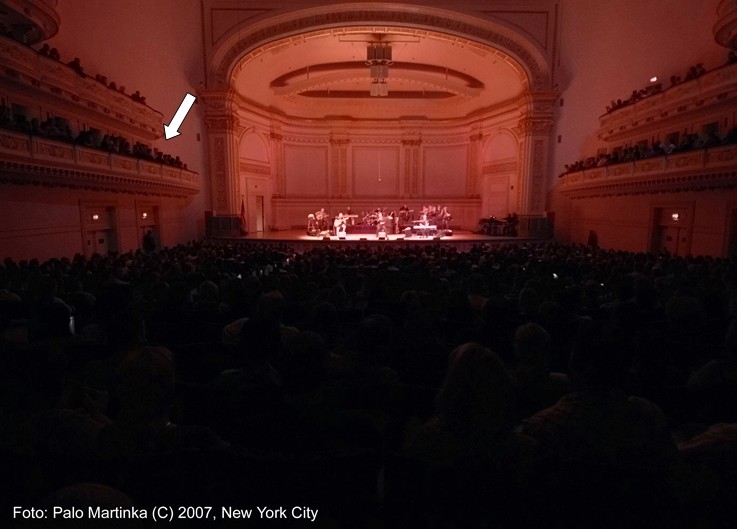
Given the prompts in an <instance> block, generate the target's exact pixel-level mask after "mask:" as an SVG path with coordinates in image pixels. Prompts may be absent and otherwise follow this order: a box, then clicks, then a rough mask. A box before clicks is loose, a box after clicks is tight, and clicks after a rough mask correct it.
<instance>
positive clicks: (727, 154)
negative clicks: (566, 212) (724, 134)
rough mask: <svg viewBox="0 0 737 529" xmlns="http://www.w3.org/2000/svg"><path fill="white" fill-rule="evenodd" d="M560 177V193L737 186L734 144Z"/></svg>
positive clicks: (736, 146)
mask: <svg viewBox="0 0 737 529" xmlns="http://www.w3.org/2000/svg"><path fill="white" fill-rule="evenodd" d="M561 180H562V182H561V185H562V187H561V191H562V192H563V193H574V192H582V191H596V192H597V193H604V194H620V193H627V192H633V193H636V192H648V191H677V190H687V189H691V190H698V189H703V188H705V187H707V188H724V187H734V186H737V144H732V145H724V146H720V147H712V148H709V149H701V150H694V151H687V152H681V153H677V154H671V155H668V156H659V157H655V158H646V159H643V160H636V161H632V162H624V163H618V164H613V165H605V166H602V167H593V168H591V169H584V170H582V171H576V172H574V173H568V174H566V175H564V176H562V177H561Z"/></svg>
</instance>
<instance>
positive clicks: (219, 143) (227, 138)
mask: <svg viewBox="0 0 737 529" xmlns="http://www.w3.org/2000/svg"><path fill="white" fill-rule="evenodd" d="M199 97H200V99H201V100H202V101H204V103H205V124H206V125H207V147H208V151H209V161H210V163H209V166H210V186H211V196H212V209H213V212H215V213H216V214H231V215H234V214H238V212H239V211H240V182H239V179H238V173H239V166H238V158H239V155H238V142H239V135H240V130H241V126H240V120H239V118H238V114H237V106H236V103H235V93H234V92H232V91H225V90H217V91H215V90H212V91H206V92H201V93H200V94H199Z"/></svg>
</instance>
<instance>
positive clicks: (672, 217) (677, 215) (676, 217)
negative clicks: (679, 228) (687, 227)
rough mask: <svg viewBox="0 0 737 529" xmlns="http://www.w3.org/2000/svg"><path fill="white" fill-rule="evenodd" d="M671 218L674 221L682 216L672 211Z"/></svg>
mask: <svg viewBox="0 0 737 529" xmlns="http://www.w3.org/2000/svg"><path fill="white" fill-rule="evenodd" d="M670 218H671V219H673V221H674V222H678V221H679V220H680V218H681V216H680V215H679V214H678V213H671V216H670Z"/></svg>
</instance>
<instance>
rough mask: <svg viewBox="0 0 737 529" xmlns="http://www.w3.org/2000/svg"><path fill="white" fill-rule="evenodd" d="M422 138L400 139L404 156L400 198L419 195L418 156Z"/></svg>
mask: <svg viewBox="0 0 737 529" xmlns="http://www.w3.org/2000/svg"><path fill="white" fill-rule="evenodd" d="M421 146H422V138H420V137H407V138H403V139H402V151H403V153H402V154H403V156H404V172H403V174H402V177H403V178H402V184H401V189H400V196H402V197H404V196H410V197H416V196H418V195H419V194H420V163H421V162H420V156H421V149H420V147H421Z"/></svg>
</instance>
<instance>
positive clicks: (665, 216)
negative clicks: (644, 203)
mask: <svg viewBox="0 0 737 529" xmlns="http://www.w3.org/2000/svg"><path fill="white" fill-rule="evenodd" d="M690 228H691V211H690V208H687V207H683V206H675V207H661V208H654V209H653V231H652V241H651V244H650V250H651V251H652V252H653V253H659V252H667V253H669V254H671V255H680V256H683V255H688V253H690V251H691V241H690V240H689V239H690Z"/></svg>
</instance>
